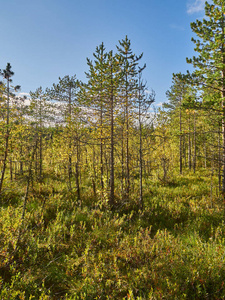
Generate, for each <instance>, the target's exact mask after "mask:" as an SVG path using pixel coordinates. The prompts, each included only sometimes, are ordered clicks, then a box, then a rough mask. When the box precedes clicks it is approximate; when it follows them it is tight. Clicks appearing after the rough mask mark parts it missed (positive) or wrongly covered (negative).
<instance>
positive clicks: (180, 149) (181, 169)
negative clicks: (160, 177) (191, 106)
mask: <svg viewBox="0 0 225 300" xmlns="http://www.w3.org/2000/svg"><path fill="white" fill-rule="evenodd" d="M180 105H181V101H180ZM181 117H182V116H181V108H180V110H179V123H180V145H179V151H180V174H182V171H183V165H182V152H183V151H182V119H181Z"/></svg>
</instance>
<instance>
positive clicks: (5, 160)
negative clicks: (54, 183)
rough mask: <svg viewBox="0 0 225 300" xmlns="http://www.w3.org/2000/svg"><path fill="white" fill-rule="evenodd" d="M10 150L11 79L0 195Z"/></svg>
mask: <svg viewBox="0 0 225 300" xmlns="http://www.w3.org/2000/svg"><path fill="white" fill-rule="evenodd" d="M8 150H9V79H8V80H7V117H6V136H5V152H4V158H3V166H2V175H1V181H0V194H1V192H2V186H3V181H4V177H5V170H6V162H7V157H8Z"/></svg>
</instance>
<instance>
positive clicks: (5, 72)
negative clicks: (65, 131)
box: [0, 63, 20, 194]
mask: <svg viewBox="0 0 225 300" xmlns="http://www.w3.org/2000/svg"><path fill="white" fill-rule="evenodd" d="M1 75H2V76H3V78H4V79H5V80H6V97H7V100H6V103H7V104H6V133H5V150H4V157H3V166H2V174H1V181H0V194H1V192H2V186H3V181H4V177H5V171H6V163H7V157H8V150H9V136H10V95H11V96H13V95H12V94H11V92H10V82H12V79H11V77H12V76H13V75H14V72H13V71H12V67H11V65H10V63H7V65H6V68H5V69H4V70H3V71H1ZM18 89H20V86H19V85H17V86H15V87H14V90H18Z"/></svg>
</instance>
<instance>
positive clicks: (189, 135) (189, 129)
mask: <svg viewBox="0 0 225 300" xmlns="http://www.w3.org/2000/svg"><path fill="white" fill-rule="evenodd" d="M190 123H191V121H190V114H189V117H188V131H189V133H188V167H189V170H191V124H190Z"/></svg>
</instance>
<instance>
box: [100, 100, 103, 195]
mask: <svg viewBox="0 0 225 300" xmlns="http://www.w3.org/2000/svg"><path fill="white" fill-rule="evenodd" d="M100 127H101V133H100V134H101V138H100V139H101V140H100V165H101V189H102V191H103V189H104V181H103V176H104V169H103V103H102V99H101V110H100Z"/></svg>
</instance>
